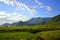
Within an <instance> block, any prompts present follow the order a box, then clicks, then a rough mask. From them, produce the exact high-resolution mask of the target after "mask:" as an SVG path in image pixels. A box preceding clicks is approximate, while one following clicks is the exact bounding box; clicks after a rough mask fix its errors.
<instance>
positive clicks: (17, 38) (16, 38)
mask: <svg viewBox="0 0 60 40" xmlns="http://www.w3.org/2000/svg"><path fill="white" fill-rule="evenodd" d="M35 37H36V36H35V35H34V34H32V33H28V32H13V33H0V40H10V39H13V40H32V39H34V38H35Z"/></svg>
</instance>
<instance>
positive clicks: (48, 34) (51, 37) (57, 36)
mask: <svg viewBox="0 0 60 40" xmlns="http://www.w3.org/2000/svg"><path fill="white" fill-rule="evenodd" d="M36 35H37V36H38V37H41V38H43V39H44V40H60V30H55V31H45V32H39V33H36Z"/></svg>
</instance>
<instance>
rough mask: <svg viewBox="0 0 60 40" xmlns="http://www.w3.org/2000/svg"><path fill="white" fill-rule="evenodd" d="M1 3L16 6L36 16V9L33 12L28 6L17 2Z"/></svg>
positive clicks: (5, 0) (9, 0) (4, 0)
mask: <svg viewBox="0 0 60 40" xmlns="http://www.w3.org/2000/svg"><path fill="white" fill-rule="evenodd" d="M0 2H4V3H5V4H7V5H11V6H15V5H16V6H17V7H18V9H19V8H20V9H22V10H27V11H28V12H29V13H30V14H34V13H35V12H34V13H33V11H34V9H33V10H32V9H31V8H30V7H29V6H28V5H26V4H24V3H21V2H18V1H17V0H0ZM18 9H17V10H18ZM17 10H16V11H17Z"/></svg>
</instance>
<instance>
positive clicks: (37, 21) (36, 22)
mask: <svg viewBox="0 0 60 40" xmlns="http://www.w3.org/2000/svg"><path fill="white" fill-rule="evenodd" d="M49 19H50V18H40V17H36V18H32V19H30V20H28V21H26V22H22V21H19V22H15V23H12V24H7V23H5V24H3V26H6V25H7V26H8V25H9V26H28V25H29V26H32V25H43V24H45V23H46V22H47V21H48V20H49Z"/></svg>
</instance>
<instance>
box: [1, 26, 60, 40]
mask: <svg viewBox="0 0 60 40" xmlns="http://www.w3.org/2000/svg"><path fill="white" fill-rule="evenodd" d="M35 32H36V33H35ZM41 38H42V39H41ZM40 39H41V40H43V39H44V40H60V28H57V27H55V28H50V27H46V26H45V25H35V26H22V27H21V26H17V27H16V26H11V27H0V40H40Z"/></svg>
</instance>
